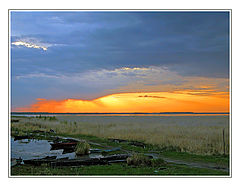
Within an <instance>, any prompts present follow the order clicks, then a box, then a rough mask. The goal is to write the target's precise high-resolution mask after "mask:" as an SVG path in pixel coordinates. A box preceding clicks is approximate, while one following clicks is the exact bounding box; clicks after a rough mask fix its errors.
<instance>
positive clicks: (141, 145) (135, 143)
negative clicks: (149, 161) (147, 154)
mask: <svg viewBox="0 0 240 187" xmlns="http://www.w3.org/2000/svg"><path fill="white" fill-rule="evenodd" d="M129 145H134V146H137V147H142V148H145V147H146V144H145V143H142V142H138V141H131V142H130V143H129Z"/></svg>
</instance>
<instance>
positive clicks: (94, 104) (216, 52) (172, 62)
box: [10, 11, 229, 112]
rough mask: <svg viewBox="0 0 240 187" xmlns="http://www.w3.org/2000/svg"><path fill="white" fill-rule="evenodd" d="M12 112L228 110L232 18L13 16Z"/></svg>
mask: <svg viewBox="0 0 240 187" xmlns="http://www.w3.org/2000/svg"><path fill="white" fill-rule="evenodd" d="M10 45H11V48H10V50H11V53H10V55H11V56H10V59H11V111H24V112H27V111H28V112H229V12H166V11H165V12H163V11H162V12H161V11H155V12H140V11H135V12H131V11H128V12H127V11H108V12H101V11H11V13H10Z"/></svg>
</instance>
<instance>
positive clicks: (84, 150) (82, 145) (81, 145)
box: [75, 141, 90, 155]
mask: <svg viewBox="0 0 240 187" xmlns="http://www.w3.org/2000/svg"><path fill="white" fill-rule="evenodd" d="M89 150H90V145H89V144H88V143H87V142H86V141H80V142H78V144H77V146H76V148H75V153H76V154H77V155H87V154H89Z"/></svg>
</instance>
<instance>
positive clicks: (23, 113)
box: [11, 112, 230, 114]
mask: <svg viewBox="0 0 240 187" xmlns="http://www.w3.org/2000/svg"><path fill="white" fill-rule="evenodd" d="M11 114H230V112H11Z"/></svg>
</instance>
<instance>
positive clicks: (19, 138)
mask: <svg viewBox="0 0 240 187" xmlns="http://www.w3.org/2000/svg"><path fill="white" fill-rule="evenodd" d="M31 138H32V137H31V136H29V135H25V136H14V141H16V140H23V139H31Z"/></svg>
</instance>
